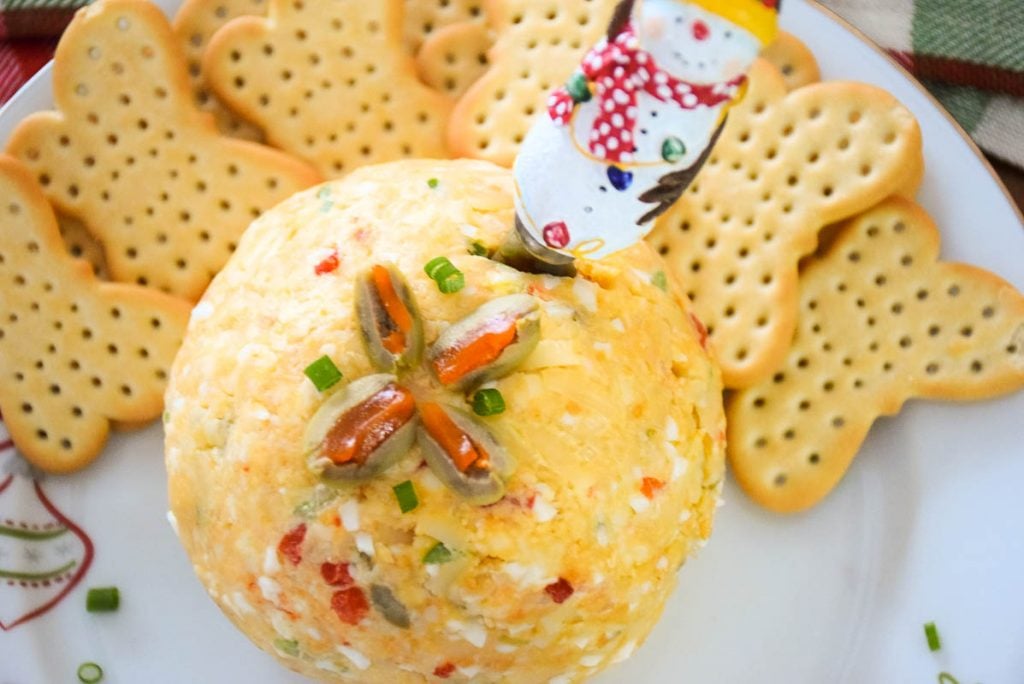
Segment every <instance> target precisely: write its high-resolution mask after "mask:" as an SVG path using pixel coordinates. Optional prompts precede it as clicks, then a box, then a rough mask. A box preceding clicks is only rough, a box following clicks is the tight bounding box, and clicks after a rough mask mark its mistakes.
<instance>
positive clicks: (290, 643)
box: [274, 639, 299, 658]
mask: <svg viewBox="0 0 1024 684" xmlns="http://www.w3.org/2000/svg"><path fill="white" fill-rule="evenodd" d="M274 648H276V649H277V650H278V651H280V652H281V653H284V654H285V655H290V656H291V657H293V658H296V657H298V655H299V642H298V641H296V640H295V639H274Z"/></svg>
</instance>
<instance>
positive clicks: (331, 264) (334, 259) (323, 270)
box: [313, 250, 341, 276]
mask: <svg viewBox="0 0 1024 684" xmlns="http://www.w3.org/2000/svg"><path fill="white" fill-rule="evenodd" d="M340 264H341V260H340V259H339V258H338V252H337V250H335V251H333V252H331V254H330V255H329V256H327V257H326V258H324V260H323V261H321V262H320V263H319V264H317V265H316V266H314V267H313V272H314V273H316V274H317V275H318V276H320V275H324V274H327V273H331V272H333V271H336V270H338V266H339V265H340Z"/></svg>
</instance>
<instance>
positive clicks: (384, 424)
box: [304, 374, 417, 481]
mask: <svg viewBox="0 0 1024 684" xmlns="http://www.w3.org/2000/svg"><path fill="white" fill-rule="evenodd" d="M416 423H417V420H416V401H415V399H414V398H413V395H412V392H410V391H409V390H407V389H406V388H404V387H402V386H401V385H399V384H398V380H397V378H396V377H395V376H393V375H387V374H380V375H370V376H368V377H365V378H360V379H359V380H356V381H355V382H353V383H352V384H350V385H349V386H348V387H346V388H345V389H344V390H342V391H340V392H338V393H337V394H334V395H332V396H331V397H330V398H329V399H328V400H327V401H325V402H324V404H323V406H321V407H320V409H319V410H318V411H317V412H316V413H315V414H314V415H313V418H312V419H311V420H310V421H309V425H307V426H306V436H305V440H304V450H305V454H306V462H307V464H308V466H309V468H310V470H312V471H313V472H314V473H316V474H317V475H319V476H320V477H323V478H324V479H326V480H350V481H360V480H366V479H369V478H371V477H374V476H375V475H378V474H379V473H381V472H383V471H384V470H386V469H387V468H389V467H391V466H392V465H393V464H394V463H396V462H397V461H398V460H399V459H401V458H402V456H403V455H405V454H406V453H408V451H409V449H410V447H412V444H413V441H414V440H415V438H416Z"/></svg>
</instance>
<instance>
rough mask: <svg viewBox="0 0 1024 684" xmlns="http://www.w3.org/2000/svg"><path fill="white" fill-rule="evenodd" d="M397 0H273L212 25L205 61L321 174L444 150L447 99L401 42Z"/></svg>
mask: <svg viewBox="0 0 1024 684" xmlns="http://www.w3.org/2000/svg"><path fill="white" fill-rule="evenodd" d="M401 13H402V4H401V2H400V0H380V1H378V2H359V1H357V0H307V1H306V2H304V3H303V2H290V1H288V2H286V1H284V0H270V6H269V15H268V17H267V18H260V17H241V18H239V19H235V20H234V21H232V22H230V23H229V24H228V25H227V26H225V27H224V28H222V29H221V30H220V31H218V32H217V33H216V35H214V37H213V40H212V41H211V42H210V45H209V47H208V48H207V52H206V56H205V57H204V60H203V71H204V73H205V74H206V76H207V80H208V82H209V83H210V85H211V86H212V87H213V89H214V91H215V92H216V93H217V95H218V96H219V97H220V98H221V99H223V100H224V101H225V102H227V103H228V104H229V106H231V107H233V108H234V109H236V110H238V111H239V112H240V113H241V114H242V115H243V116H245V117H246V118H247V119H249V120H251V121H254V122H255V123H256V124H257V125H259V126H260V127H261V128H262V129H263V130H264V131H265V133H266V135H267V139H268V140H269V141H270V142H272V143H273V144H274V145H275V146H277V147H280V148H282V149H284V150H287V151H289V152H292V153H294V154H296V155H298V156H300V157H302V158H304V159H307V160H309V161H310V162H311V163H313V164H314V165H315V166H316V167H317V168H318V169H319V170H320V171H321V172H322V173H323V174H324V175H325V176H339V175H342V174H344V173H347V172H349V171H351V170H353V169H355V168H357V167H359V166H363V165H366V164H372V163H378V162H384V161H389V160H394V159H398V158H402V157H432V158H444V157H447V156H448V154H447V150H446V148H445V144H444V130H445V125H446V123H447V121H448V115H449V112H450V109H451V103H450V101H449V99H448V98H447V97H445V96H444V95H443V94H441V93H438V92H435V91H433V90H431V89H430V88H428V87H427V86H425V85H424V84H422V83H421V82H420V81H419V80H418V79H417V78H416V74H415V63H414V62H413V60H412V57H411V56H409V55H408V54H407V53H406V51H405V48H404V47H403V45H402V37H401Z"/></svg>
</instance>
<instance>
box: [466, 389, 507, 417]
mask: <svg viewBox="0 0 1024 684" xmlns="http://www.w3.org/2000/svg"><path fill="white" fill-rule="evenodd" d="M504 412H505V397H503V396H501V392H499V391H498V390H496V389H482V390H479V391H477V393H476V394H474V395H473V413H475V414H476V415H478V416H496V415H498V414H499V413H504Z"/></svg>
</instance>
